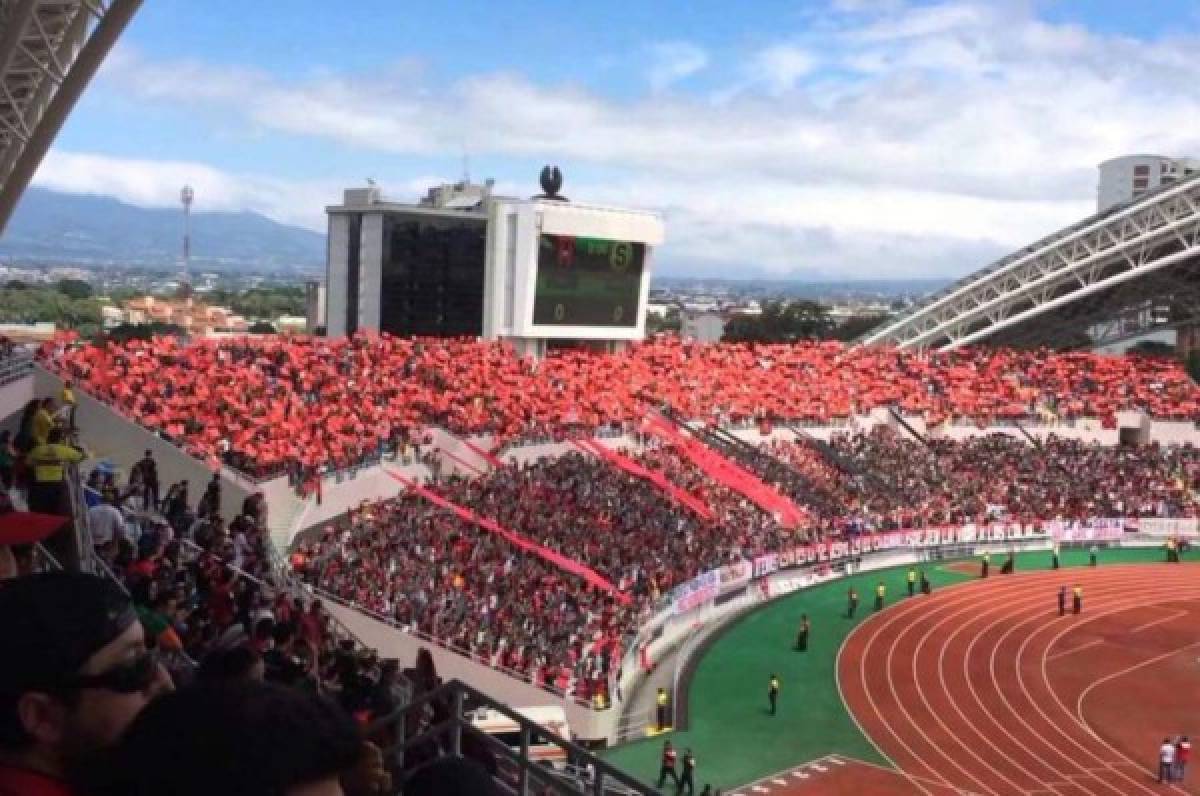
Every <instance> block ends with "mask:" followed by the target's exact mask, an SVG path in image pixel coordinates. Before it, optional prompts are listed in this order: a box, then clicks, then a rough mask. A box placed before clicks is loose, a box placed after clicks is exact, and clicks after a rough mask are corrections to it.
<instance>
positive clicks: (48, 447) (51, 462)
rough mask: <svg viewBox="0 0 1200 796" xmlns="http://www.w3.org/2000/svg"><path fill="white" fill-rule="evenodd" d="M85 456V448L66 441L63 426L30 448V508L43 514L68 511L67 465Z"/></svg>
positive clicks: (75, 462)
mask: <svg viewBox="0 0 1200 796" xmlns="http://www.w3.org/2000/svg"><path fill="white" fill-rule="evenodd" d="M83 459H84V454H83V451H81V450H79V448H75V447H72V446H70V445H66V444H64V443H63V432H62V429H59V428H56V429H53V430H52V431H51V432H50V434H49V436H48V438H47V440H46V442H44V443H42V444H41V445H38V446H36V447H35V448H34V449H33V450H31V451H30V452H29V465H30V467H31V468H32V469H33V482H32V483H31V484H30V486H29V510H30V511H37V512H41V513H42V514H66V513H67V507H66V505H65V504H66V482H65V480H64V479H65V478H66V474H67V465H69V464H77V463H79V462H81V461H83Z"/></svg>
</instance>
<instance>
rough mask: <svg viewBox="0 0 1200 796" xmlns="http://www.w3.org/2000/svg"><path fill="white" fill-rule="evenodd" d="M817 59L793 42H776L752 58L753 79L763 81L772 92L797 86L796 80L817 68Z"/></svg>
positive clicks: (788, 89) (781, 91)
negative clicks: (792, 43)
mask: <svg viewBox="0 0 1200 796" xmlns="http://www.w3.org/2000/svg"><path fill="white" fill-rule="evenodd" d="M817 63H818V62H817V59H816V57H815V56H814V55H813V54H812V53H810V52H809V51H808V50H806V49H804V48H801V47H796V46H795V45H791V44H774V45H771V46H770V47H767V48H765V49H763V50H761V51H760V52H758V53H757V54H755V56H754V57H753V58H751V59H750V68H749V72H750V76H751V80H752V81H754V82H757V83H762V84H763V85H765V86H766V87H767V89H768V90H769V91H770V92H771V93H772V94H782V93H784V92H787V91H791V90H792V89H793V88H795V87H796V82H797V81H798V80H799V79H800V78H802V77H805V76H807V75H809V74H811V73H812V71H813V70H814V69H816V68H817Z"/></svg>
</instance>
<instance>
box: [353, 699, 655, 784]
mask: <svg viewBox="0 0 1200 796" xmlns="http://www.w3.org/2000/svg"><path fill="white" fill-rule="evenodd" d="M439 708H440V710H439ZM480 708H485V709H487V710H488V711H494V712H496V713H499V714H500V715H501V716H503V717H505V718H506V719H508V720H509V721H511V722H512V723H513V724H514V725H515V726H516V727H517V731H516V734H517V737H518V743H517V745H516V746H510V745H509V744H508V743H505V742H504V741H503V740H501V739H499V738H497V737H495V736H493V735H490V734H488V733H486V732H484V731H483V730H481V729H480V728H478V727H476V726H475V725H474V723H473V716H472V712H473V711H474V710H478V709H480ZM430 709H432V712H433V713H434V718H433V720H432V721H436V722H437V723H435V724H431V726H425V727H421V729H420V731H419V732H418V733H417V734H416V735H414V736H413V737H411V738H408V737H405V728H406V726H407V725H408V724H409V720H410V719H413V720H415V721H414V723H416V724H417V725H418V726H419V727H420V726H421V724H422V722H423V721H424V719H425V716H426V713H427V711H429V710H430ZM439 714H440V715H439ZM446 714H448V715H446ZM381 732H382V733H388V732H390V733H392V735H391V737H392V738H395V739H397V740H396V741H395V743H394V744H393V745H391V746H389V747H388V748H387V749H385V751H384V754H385V757H386V758H387V759H390V760H391V761H392V762H395V763H401V764H402V761H403V760H404V759H405V758H406V756H407V754H408V753H409V752H413V751H415V750H417V749H418V748H422V749H429V748H431V747H432V748H435V749H437V751H438V753H439V754H438V756H439V757H468V756H475V755H474V754H470V755H465V754H464V749H463V747H464V745H463V740H464V739H465V738H468V737H469V738H470V739H471V741H472V742H473V743H471V744H469V746H473V747H474V752H476V753H481V754H482V755H483V756H485V757H488V758H491V759H493V760H494V761H495V763H496V765H495V774H494V778H495V780H496V783H497V784H498V785H499V786H500V787H501V788H502V789H504V790H505V791H506V792H508V793H511V794H513V796H530V794H535V793H536V794H544V793H546V792H550V793H556V794H565V796H579V794H591V795H592V796H634V795H636V794H644V796H657V794H658V791H657V790H655V789H654V788H652V787H650V786H649V785H646V784H644V783H642V782H639V781H637V780H636V779H634V778H633V777H631V776H629V775H628V774H625V773H624V772H622V771H621V770H619V769H617V768H616V767H614V766H612V765H610V764H608V763H606V762H605V761H603V760H601V759H600V758H598V757H596V756H595V755H593V754H591V753H590V752H589V751H588V750H586V749H584V748H583V747H582V746H579V745H578V744H576V743H574V742H572V741H570V740H568V739H566V738H563V737H561V736H559V735H556V734H555V733H554V732H552V731H550V730H549V729H547V728H545V727H543V726H541V725H539V724H537V723H535V722H534V721H532V720H531V719H528V718H526V717H525V716H523V715H521V713H520V712H518V711H517V710H515V709H513V708H510V707H508V706H507V705H504V704H502V703H500V702H497V701H496V700H494V699H492V698H491V697H489V696H487V695H485V694H483V693H481V692H480V691H477V690H475V689H474V688H472V687H471V686H469V685H467V684H466V683H463V682H461V681H459V680H452V681H450V682H449V683H446V684H445V685H442V686H441V687H439V688H437V689H434V690H433V691H428V692H426V693H424V694H421V695H419V696H417V697H416V698H415V699H414V700H413V701H411V702H410V703H409V704H407V705H405V706H404V707H402V708H399V709H397V710H396V711H395V712H394V713H392V714H391V715H388V716H384V717H382V718H380V719H379V720H377V721H375V722H373V723H372V724H371V725H370V726H369V727H368V728H367V735H368V737H371V736H376V735H379V734H380V733H381ZM535 746H538V747H543V748H544V747H553V748H554V749H556V750H558V752H557V753H556V754H555V757H557V758H558V759H559V760H561V761H562V764H561V765H560V766H557V767H555V766H553V765H548V764H547V763H545V762H543V761H540V760H534V759H533V758H532V757H531V754H530V752H531V750H532V749H533V747H535ZM400 784H401V785H403V782H401V783H400Z"/></svg>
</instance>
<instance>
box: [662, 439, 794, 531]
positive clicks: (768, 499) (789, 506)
mask: <svg viewBox="0 0 1200 796" xmlns="http://www.w3.org/2000/svg"><path fill="white" fill-rule="evenodd" d="M646 429H647V430H648V431H650V432H651V433H652V434H654V435H655V436H657V437H660V438H661V439H663V440H666V441H667V442H669V443H671V444H672V445H674V446H675V447H677V448H678V449H679V451H680V453H682V454H683V455H685V456H686V457H687V458H689V459H690V460H691V461H692V463H693V464H695V465H696V466H697V467H699V468H700V469H701V470H703V471H704V474H705V475H707V476H708V477H709V478H712V479H713V480H714V481H716V482H717V483H720V484H724V485H725V486H727V487H729V488H730V489H732V490H734V491H736V492H739V493H741V494H743V495H745V496H746V497H747V498H749V499H750V500H751V501H753V502H754V504H755V505H757V506H758V507H759V508H761V509H763V510H764V511H766V512H768V513H770V514H773V515H775V517H776V518H777V520H778V521H779V524H780V525H783V526H784V527H787V528H795V527H797V526H799V525H800V524H801V523H803V522H804V520H805V519H806V518H807V513H806V512H805V511H804V510H802V509H801V508H800V507H799V506H797V505H796V504H795V503H793V502H792V501H791V500H789V499H788V498H786V497H784V496H783V495H781V494H779V492H778V491H777V490H776V489H774V488H773V487H771V486H769V485H768V484H766V483H764V482H763V481H762V480H761V479H760V478H759V477H758V476H756V475H754V474H753V473H751V472H749V471H748V470H745V469H743V468H742V467H741V466H739V465H737V464H735V463H734V462H731V461H730V460H729V459H727V458H725V457H724V456H721V455H720V454H718V453H716V452H714V451H712V450H710V449H709V448H708V447H707V446H706V445H704V444H703V443H701V442H700V441H699V440H697V439H695V438H694V437H691V436H689V435H688V434H686V433H685V432H684V431H683V430H681V429H680V428H678V427H677V426H675V425H674V424H673V423H670V422H668V421H667V420H665V419H664V418H662V417H658V416H651V417H648V418H646Z"/></svg>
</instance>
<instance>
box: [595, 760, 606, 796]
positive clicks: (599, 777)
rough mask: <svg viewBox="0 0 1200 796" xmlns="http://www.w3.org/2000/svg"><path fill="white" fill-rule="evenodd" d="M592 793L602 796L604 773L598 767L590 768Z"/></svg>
mask: <svg viewBox="0 0 1200 796" xmlns="http://www.w3.org/2000/svg"><path fill="white" fill-rule="evenodd" d="M592 793H593V794H595V796H604V771H603V770H602V769H601V768H600V767H599V766H592Z"/></svg>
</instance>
